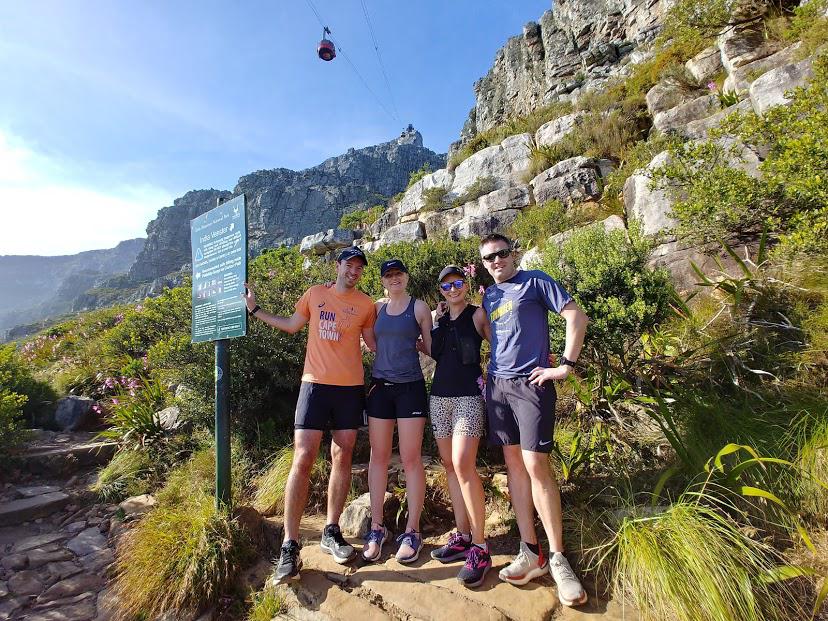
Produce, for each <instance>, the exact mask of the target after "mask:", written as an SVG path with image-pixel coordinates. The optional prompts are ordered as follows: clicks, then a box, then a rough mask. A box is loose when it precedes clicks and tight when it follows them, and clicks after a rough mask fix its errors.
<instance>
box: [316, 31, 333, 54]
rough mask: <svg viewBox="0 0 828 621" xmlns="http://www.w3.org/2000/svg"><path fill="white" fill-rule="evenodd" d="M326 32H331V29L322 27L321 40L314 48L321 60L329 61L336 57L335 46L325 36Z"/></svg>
mask: <svg viewBox="0 0 828 621" xmlns="http://www.w3.org/2000/svg"><path fill="white" fill-rule="evenodd" d="M326 34H327V35H329V34H331V31H330V29H329V28H328V27H327V26H324V27H323V29H322V40H321V41H320V42H319V47H317V48H316V53H317V54H318V55H319V58H321V59H322V60H324V61H331V60H333V59H334V58H336V47H335V46H334V43H333V41H331V40H330V39H326V38H325V35H326Z"/></svg>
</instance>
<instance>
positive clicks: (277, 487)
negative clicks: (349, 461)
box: [253, 445, 331, 515]
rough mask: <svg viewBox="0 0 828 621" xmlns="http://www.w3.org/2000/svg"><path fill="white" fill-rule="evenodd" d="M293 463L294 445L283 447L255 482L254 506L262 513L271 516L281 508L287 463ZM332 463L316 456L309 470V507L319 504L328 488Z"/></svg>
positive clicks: (288, 471) (286, 476) (285, 485)
mask: <svg viewBox="0 0 828 621" xmlns="http://www.w3.org/2000/svg"><path fill="white" fill-rule="evenodd" d="M292 463H293V446H292V445H290V446H286V447H284V448H282V449H281V450H279V451H278V452H277V453H276V455H274V457H273V461H272V462H271V464H270V467H269V468H268V469H267V470H265V471H264V472H263V473H262V474H261V475H260V476H259V477H257V478H256V480H255V481H254V487H255V488H256V491H255V494H254V497H253V507H254V508H256V509H257V510H258V511H259V512H261V513H262V514H264V515H273V514H275V513H278V512H280V511H281V510H282V509H283V507H284V500H285V488H286V487H287V480H288V475H289V474H290V466H291V464H292ZM330 471H331V466H330V463H329V462H328V460H327V459H326V458H325V456H324V454H323V453H322V452H321V451H320V453H319V454H318V455H317V456H316V461H315V462H314V463H313V468H312V469H311V475H310V479H311V487H310V491H309V493H308V510H309V511H310V510H312V509H313V507H314V506H319V505H321V502H322V498H324V495H325V493H326V490H327V485H328V475H329V474H330Z"/></svg>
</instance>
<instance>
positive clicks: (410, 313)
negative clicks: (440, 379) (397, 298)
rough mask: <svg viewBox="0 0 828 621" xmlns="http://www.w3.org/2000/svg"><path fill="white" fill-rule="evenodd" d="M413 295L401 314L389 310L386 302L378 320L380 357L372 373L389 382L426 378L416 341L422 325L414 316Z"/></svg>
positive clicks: (375, 362) (375, 326)
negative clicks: (421, 366)
mask: <svg viewBox="0 0 828 621" xmlns="http://www.w3.org/2000/svg"><path fill="white" fill-rule="evenodd" d="M415 301H416V300H415V299H414V298H413V297H412V298H411V302H409V304H408V307H407V308H406V309H405V310H404V311H403V312H402V313H400V314H399V315H389V314H388V313H387V312H386V309H387V308H388V304H383V306H382V308H381V309H380V312H379V314H378V315H377V321H376V322H375V323H374V334H375V335H376V337H377V357H376V358H375V359H374V370H373V373H372V375H373V376H374V377H376V378H378V379H384V380H386V381H389V382H395V383H401V382H416V381H418V380H421V379H423V371H422V369H421V368H420V357H419V354H417V348H416V343H417V339H418V338H419V337H420V325H419V324H418V323H417V318H416V317H415V316H414V302H415Z"/></svg>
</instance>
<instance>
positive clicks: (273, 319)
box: [242, 283, 309, 334]
mask: <svg viewBox="0 0 828 621" xmlns="http://www.w3.org/2000/svg"><path fill="white" fill-rule="evenodd" d="M244 287H245V289H246V291H245V293H242V298H244V303H245V305H246V306H247V311H248V312H251V311H253V310H254V309H255V310H256V312H255V314H254V315H253V316H254V317H255V318H256V319H260V320H262V321H264V322H265V323H266V324H267V325H269V326H272V327H274V328H276V329H277V330H282V331H283V332H287V333H288V334H296V333H297V332H299V330H301V329H302V328H304V327H305V324H306V323H308V319H309V317H305V316H304V315H303V314H302V313H300V312H298V311H297V312H295V313H293V315H291V316H290V317H280V316H279V315H274V314H272V313H268V312H267V311H264V310H262V309H261V307H260V306H259V305H258V304H256V293H255V292H254V291H253V287H252V286H251V285H250V284H249V283H244Z"/></svg>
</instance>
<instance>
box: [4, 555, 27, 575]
mask: <svg viewBox="0 0 828 621" xmlns="http://www.w3.org/2000/svg"><path fill="white" fill-rule="evenodd" d="M28 564H29V557H28V556H26V555H25V554H4V555H3V558H2V559H0V565H2V566H3V568H4V569H7V570H9V571H16V570H18V569H26V566H27V565H28Z"/></svg>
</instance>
